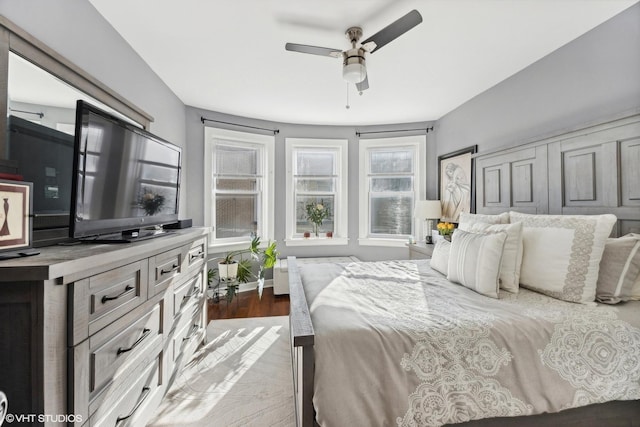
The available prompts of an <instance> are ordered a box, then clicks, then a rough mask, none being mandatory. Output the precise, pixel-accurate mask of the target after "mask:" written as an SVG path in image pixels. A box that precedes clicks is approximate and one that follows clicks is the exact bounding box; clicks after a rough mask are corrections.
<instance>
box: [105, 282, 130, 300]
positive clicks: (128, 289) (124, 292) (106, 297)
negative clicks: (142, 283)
mask: <svg viewBox="0 0 640 427" xmlns="http://www.w3.org/2000/svg"><path fill="white" fill-rule="evenodd" d="M132 290H133V286H131V285H127V287H126V288H124V291H122V292H120V293H119V294H118V295H116V296H114V297H108V296H106V295H105V296H103V297H102V300H101V301H102V303H103V304H104V303H106V302H107V301H113V300H114V299H118V298H120V297H121V296H123V295H124V294H126V293H127V292H129V291H132Z"/></svg>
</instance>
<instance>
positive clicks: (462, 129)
mask: <svg viewBox="0 0 640 427" xmlns="http://www.w3.org/2000/svg"><path fill="white" fill-rule="evenodd" d="M639 107H640V4H636V5H634V6H632V7H631V8H629V9H627V10H626V11H624V12H622V13H620V14H619V15H617V16H615V17H613V18H612V19H610V20H609V21H607V22H605V23H603V24H602V25H600V26H598V27H596V28H594V29H593V30H591V31H589V32H588V33H586V34H584V35H582V36H581V37H579V38H577V39H576V40H574V41H572V42H570V43H568V44H566V45H565V46H563V47H561V48H560V49H558V50H556V51H555V52H552V53H551V54H549V55H547V56H546V57H544V58H542V59H540V60H539V61H537V62H535V63H534V64H532V65H531V66H529V67H527V68H525V69H524V70H522V71H520V72H519V73H517V74H515V75H513V76H512V77H510V78H508V79H506V80H504V81H502V82H501V83H499V84H497V85H496V86H494V87H492V88H491V89H489V90H487V91H485V92H484V93H482V94H480V95H478V96H476V97H475V98H473V99H471V100H470V101H468V102H466V103H465V104H463V105H461V106H460V107H458V108H456V109H455V110H453V111H452V112H450V113H448V114H446V115H445V116H444V117H442V118H441V119H440V120H438V122H437V124H436V132H435V135H436V142H437V147H438V148H437V151H438V155H441V154H445V153H448V152H451V151H454V150H457V149H460V148H463V147H467V146H470V145H473V144H477V145H478V152H479V153H486V152H489V151H493V150H495V149H497V148H502V147H505V146H510V145H516V144H520V143H523V142H527V141H530V140H532V139H537V138H538V137H542V136H550V135H553V134H557V133H561V131H564V130H571V129H574V128H576V127H578V126H580V125H584V124H587V123H590V122H593V121H598V120H602V119H603V118H608V117H613V116H616V115H618V114H619V113H622V112H625V111H629V110H634V109H638V108H639Z"/></svg>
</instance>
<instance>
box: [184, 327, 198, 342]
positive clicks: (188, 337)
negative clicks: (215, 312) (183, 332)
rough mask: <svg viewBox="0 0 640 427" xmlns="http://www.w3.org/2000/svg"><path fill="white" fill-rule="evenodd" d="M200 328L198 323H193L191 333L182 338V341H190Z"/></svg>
mask: <svg viewBox="0 0 640 427" xmlns="http://www.w3.org/2000/svg"><path fill="white" fill-rule="evenodd" d="M199 329H200V326H198V325H193V326H192V327H191V331H192V332H191V333H190V334H189V335H187V336H186V337H184V338H182V341H189V340H190V339H191V338H193V337H194V335H195V334H196V333H198V330H199Z"/></svg>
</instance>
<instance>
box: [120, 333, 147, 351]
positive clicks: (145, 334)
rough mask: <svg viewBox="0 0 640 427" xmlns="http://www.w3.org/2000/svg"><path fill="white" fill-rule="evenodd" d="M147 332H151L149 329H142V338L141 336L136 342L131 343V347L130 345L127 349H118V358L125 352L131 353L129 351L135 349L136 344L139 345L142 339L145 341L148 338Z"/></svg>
mask: <svg viewBox="0 0 640 427" xmlns="http://www.w3.org/2000/svg"><path fill="white" fill-rule="evenodd" d="M149 332H151V329H149V328H144V329H143V330H142V336H141V337H140V338H138V340H137V341H136V342H134V343H133V345H132V346H131V347H129V348H122V347H120V348H119V349H118V356H120V355H121V354H122V353H126V352H128V351H131V350H133V349H134V348H136V346H137V345H138V344H140V343H141V342H142V340H143V339H145V338H146V337H148V336H149Z"/></svg>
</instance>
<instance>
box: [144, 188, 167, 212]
mask: <svg viewBox="0 0 640 427" xmlns="http://www.w3.org/2000/svg"><path fill="white" fill-rule="evenodd" d="M140 204H141V205H142V209H144V213H145V214H147V215H154V214H156V213H157V212H158V211H160V210H161V209H162V205H164V196H163V195H162V194H158V193H154V192H153V191H151V190H150V189H148V188H143V189H142V196H141V197H140Z"/></svg>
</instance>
